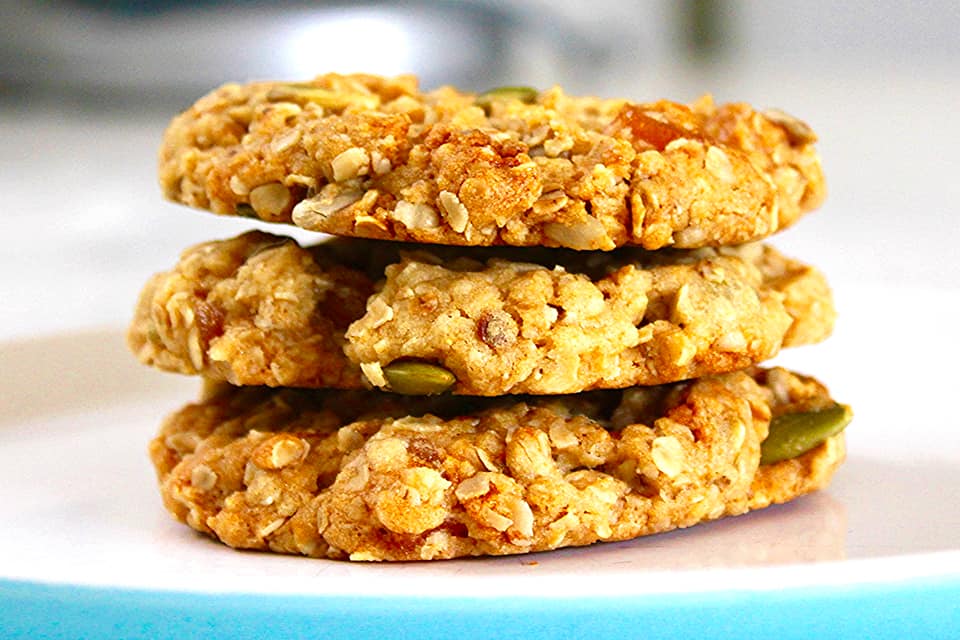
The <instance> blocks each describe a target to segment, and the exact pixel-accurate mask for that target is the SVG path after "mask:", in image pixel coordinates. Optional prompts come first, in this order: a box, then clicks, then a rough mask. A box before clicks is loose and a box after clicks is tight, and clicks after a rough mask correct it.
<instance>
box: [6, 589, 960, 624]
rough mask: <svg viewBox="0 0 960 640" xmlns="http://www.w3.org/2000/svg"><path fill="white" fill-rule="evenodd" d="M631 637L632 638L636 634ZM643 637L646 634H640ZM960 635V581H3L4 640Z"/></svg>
mask: <svg viewBox="0 0 960 640" xmlns="http://www.w3.org/2000/svg"><path fill="white" fill-rule="evenodd" d="M630 630H633V631H630ZM639 630H644V631H643V633H642V634H639ZM704 634H707V636H708V637H710V638H719V639H727V638H729V639H731V640H733V639H734V638H737V639H738V640H742V639H743V638H744V637H750V636H751V635H757V634H764V635H768V636H770V635H772V634H775V635H772V637H776V638H778V639H780V640H789V639H792V638H798V639H799V638H816V637H830V638H866V637H869V638H887V637H890V638H904V637H909V638H940V637H942V638H957V637H960V576H957V575H952V576H927V577H922V578H909V579H904V580H898V581H891V582H882V583H869V584H853V585H851V584H846V585H830V586H820V587H810V586H804V587H790V588H785V589H773V590H770V589H756V590H736V591H710V592H689V593H663V594H652V595H651V594H640V595H632V596H614V597H610V596H591V597H582V596H570V597H565V596H551V597H537V596H535V595H531V596H524V597H515V596H511V597H508V598H504V597H498V596H496V595H491V596H489V597H464V596H456V597H444V596H421V595H417V594H410V595H406V596H382V595H376V596H369V597H365V596H315V595H288V594H254V593H196V592H188V591H156V590H148V589H127V588H119V587H98V586H87V585H84V586H79V585H71V584H53V583H41V582H31V581H25V580H10V579H4V580H0V637H3V638H5V639H10V640H16V639H19V638H50V639H51V640H57V639H60V638H100V639H103V640H112V639H114V638H125V639H128V638H129V639H135V638H154V639H159V640H163V639H164V638H193V637H197V638H199V637H202V638H217V637H225V638H226V637H229V638H246V637H251V638H253V637H259V638H263V637H268V638H274V637H276V638H298V637H311V638H315V637H324V638H340V637H344V638H347V637H349V638H353V639H356V640H366V639H368V638H383V637H397V636H399V637H403V638H406V639H410V640H430V639H433V638H437V639H440V638H444V639H448V638H458V639H471V638H491V637H497V638H504V637H523V638H526V639H529V640H533V639H537V638H561V637H562V638H574V637H581V636H589V637H590V638H591V640H603V639H605V638H611V639H612V638H617V640H623V639H624V638H630V637H639V636H640V635H642V636H643V637H644V638H664V639H670V640H672V639H677V640H680V639H682V638H692V637H704Z"/></svg>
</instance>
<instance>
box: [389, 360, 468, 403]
mask: <svg viewBox="0 0 960 640" xmlns="http://www.w3.org/2000/svg"><path fill="white" fill-rule="evenodd" d="M383 377H384V378H386V380H387V385H388V388H389V389H390V391H393V392H394V393H402V394H404V395H410V396H429V395H434V394H437V393H443V392H444V391H446V390H447V389H449V388H450V387H452V386H453V384H454V383H455V382H456V381H457V378H456V376H454V375H453V374H452V373H451V372H449V371H447V370H446V369H444V368H443V367H441V366H438V365H435V364H430V363H427V362H419V361H417V360H400V361H398V362H392V363H390V364H388V365H387V366H385V367H384V368H383Z"/></svg>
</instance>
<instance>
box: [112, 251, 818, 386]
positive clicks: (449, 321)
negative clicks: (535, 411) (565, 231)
mask: <svg viewBox="0 0 960 640" xmlns="http://www.w3.org/2000/svg"><path fill="white" fill-rule="evenodd" d="M348 265H349V266H348ZM378 281H379V284H376V285H375V282H378ZM833 317H834V311H833V305H832V301H831V297H830V292H829V288H828V287H827V284H826V282H825V280H824V279H823V277H822V276H821V275H820V274H819V272H817V271H816V270H814V269H812V268H810V267H808V266H806V265H803V264H801V263H799V262H796V261H793V260H791V259H789V258H786V257H784V256H782V255H780V254H779V253H777V252H776V251H775V250H774V249H773V248H771V247H767V246H762V245H745V246H741V247H737V248H722V249H719V250H715V249H700V250H697V251H661V252H656V253H651V252H646V251H642V250H639V249H632V248H628V249H621V250H618V251H614V252H606V253H582V252H576V251H564V250H552V249H539V248H538V249H534V248H525V249H512V248H506V247H502V248H486V249H484V248H473V249H468V248H453V247H437V246H432V247H424V246H419V245H406V244H398V243H389V242H375V241H360V240H356V239H354V240H333V241H331V242H327V243H321V244H319V245H316V246H314V247H311V248H308V249H305V248H302V247H300V246H299V245H298V244H297V243H296V242H294V241H293V240H290V239H288V238H283V237H279V236H273V235H271V234H266V233H263V232H250V233H247V234H244V235H242V236H239V237H237V238H233V239H230V240H224V241H215V242H209V243H205V244H202V245H198V246H197V247H194V248H192V249H189V250H187V251H186V252H185V253H184V254H183V256H182V258H181V260H180V263H179V264H178V265H177V266H176V267H175V268H174V269H173V270H172V271H169V272H166V273H162V274H158V275H157V276H154V277H153V278H152V279H151V280H150V282H149V283H148V285H147V287H146V288H145V289H144V291H143V293H142V294H141V297H140V301H139V303H138V305H137V309H136V312H135V317H134V320H133V322H132V324H131V327H130V330H129V334H128V338H129V343H130V345H131V348H132V349H133V351H134V352H135V353H136V354H137V356H138V358H139V359H140V360H141V361H142V362H144V363H146V364H151V365H154V366H157V367H159V368H162V369H166V370H171V371H177V372H180V373H188V374H196V373H200V374H203V375H204V376H207V377H209V378H212V379H219V380H225V381H229V382H231V383H233V384H238V385H269V386H294V387H311V388H317V387H337V388H360V387H362V386H363V385H364V378H366V379H367V381H368V382H369V383H372V384H374V385H376V386H385V385H387V376H384V372H386V373H389V372H390V367H391V366H394V365H395V363H403V362H408V361H409V360H411V359H412V360H415V361H419V362H424V363H429V364H431V365H435V366H439V367H440V368H441V370H443V371H446V372H449V373H450V374H452V377H453V378H454V379H455V383H454V385H453V387H452V389H451V390H452V391H453V392H454V393H457V394H465V395H501V394H507V393H535V394H557V393H574V392H577V391H582V390H587V389H593V388H621V387H627V386H633V385H638V384H639V385H652V384H660V383H665V382H672V381H676V380H682V379H687V378H693V377H698V376H701V375H707V374H711V373H718V372H725V371H733V370H737V369H742V368H744V367H746V366H749V365H751V364H755V363H757V362H760V361H762V360H764V359H767V358H769V357H771V356H773V355H774V354H776V353H777V351H778V350H779V349H780V347H781V346H790V345H797V344H805V343H810V342H816V341H819V340H821V339H823V338H825V337H826V336H827V335H828V334H829V333H830V331H831V329H832V324H833ZM361 371H362V373H361ZM396 390H397V391H401V390H400V389H396Z"/></svg>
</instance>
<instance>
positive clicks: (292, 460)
mask: <svg viewBox="0 0 960 640" xmlns="http://www.w3.org/2000/svg"><path fill="white" fill-rule="evenodd" d="M309 451H310V443H309V442H307V441H306V440H302V439H300V438H297V437H296V436H292V435H286V434H284V435H276V436H273V437H272V438H270V439H268V440H266V441H265V442H263V443H261V444H260V446H258V447H257V448H256V449H255V450H254V452H253V455H252V456H251V460H253V463H254V464H255V465H257V466H258V467H260V468H261V469H282V468H283V467H287V466H290V465H292V464H296V463H299V462H301V461H302V460H303V459H304V458H306V457H307V453H308V452H309Z"/></svg>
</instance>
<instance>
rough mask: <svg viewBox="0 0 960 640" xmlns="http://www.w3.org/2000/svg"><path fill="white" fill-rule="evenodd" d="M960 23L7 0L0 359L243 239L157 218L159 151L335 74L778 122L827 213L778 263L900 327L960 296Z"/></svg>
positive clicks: (490, 3)
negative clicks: (170, 130) (252, 102)
mask: <svg viewBox="0 0 960 640" xmlns="http://www.w3.org/2000/svg"><path fill="white" fill-rule="evenodd" d="M958 7H960V3H957V2H955V1H951V0H940V1H930V2H902V1H882V2H846V3H835V2H825V1H810V2H761V1H750V2H722V1H717V0H714V1H710V0H699V1H697V0H687V1H679V2H668V1H666V0H648V1H628V0H591V1H590V2H580V3H574V2H557V1H553V2H548V1H547V0H513V1H508V0H475V1H472V2H453V1H428V0H423V1H419V2H397V3H388V2H356V3H338V2H315V3H307V2H274V3H256V2H248V1H240V0H232V1H230V0H221V1H214V0H205V1H203V2H185V1H180V0H168V1H165V2H164V1H160V0H151V1H144V2H132V1H131V2H124V1H120V0H114V1H107V2H81V1H77V2H63V1H61V2H55V1H48V2H28V1H14V0H0V142H2V145H0V185H2V193H3V195H4V199H3V204H4V208H3V211H2V213H0V233H2V237H3V249H2V251H0V273H2V274H3V275H2V276H0V299H2V301H3V304H2V305H0V338H5V339H6V338H13V337H17V336H23V335H34V334H38V333H49V332H59V331H63V330H67V329H72V328H75V327H78V326H100V325H109V326H117V327H120V326H123V325H124V324H125V323H126V321H127V318H128V316H129V313H130V309H131V307H132V304H133V301H134V299H135V296H136V294H137V292H138V290H139V288H140V286H141V285H142V283H143V281H144V280H145V278H146V276H147V275H148V274H149V273H151V272H153V271H156V270H160V269H165V268H168V267H169V266H170V265H172V264H173V261H174V259H175V257H176V255H177V254H178V253H179V251H180V250H181V249H183V248H184V247H185V246H187V245H189V244H193V243H196V242H200V241H204V240H208V239H213V238H216V237H225V236H230V235H234V234H236V233H239V232H241V231H242V230H245V229H247V228H249V227H250V226H251V224H252V223H251V222H250V221H249V220H245V219H229V218H218V217H214V216H211V215H209V214H204V213H200V212H195V211H190V210H187V209H185V208H182V207H179V206H176V205H173V204H170V203H166V202H163V201H162V200H161V198H160V195H159V189H158V187H157V186H156V181H155V177H154V175H155V169H156V167H155V153H156V148H157V145H158V141H159V139H160V136H161V133H162V131H163V128H164V126H165V124H166V123H167V121H168V120H169V119H170V117H172V116H173V115H174V114H175V113H176V112H177V111H179V110H181V109H183V108H185V107H186V106H188V105H189V104H190V103H191V102H193V100H195V99H196V98H197V97H199V96H200V95H201V94H203V93H205V92H207V91H208V90H210V89H212V88H213V87H215V86H217V85H219V84H221V83H223V82H226V81H245V80H251V79H263V78H270V79H280V78H283V79H303V78H309V77H311V76H313V75H315V74H318V73H321V72H326V71H344V72H347V71H367V72H374V73H384V74H394V73H403V72H414V73H417V74H419V75H420V76H421V78H422V86H424V87H428V88H429V87H434V86H437V85H440V84H445V83H451V84H455V85H459V86H461V87H463V88H468V89H476V90H483V89H486V88H490V87H494V86H498V85H503V84H523V85H532V86H536V87H541V88H543V87H548V86H550V85H552V84H562V85H563V86H564V87H565V88H567V89H568V90H569V91H570V92H587V93H596V94H601V95H607V96H622V97H629V98H632V99H636V100H638V101H648V100H655V99H658V98H661V97H668V98H672V99H676V100H681V101H688V100H692V99H694V98H696V97H697V96H698V95H700V94H701V93H705V92H710V93H713V94H714V96H715V97H716V98H717V99H718V100H720V101H731V100H737V101H738V100H745V101H749V102H752V103H754V104H755V105H757V106H759V107H778V108H782V109H784V110H786V111H788V112H790V113H793V114H794V115H796V116H798V117H800V118H801V119H804V120H806V121H807V122H809V123H810V124H811V125H812V126H813V127H814V129H815V130H816V131H817V132H818V133H819V134H820V137H821V144H820V149H821V152H822V155H823V158H824V164H825V167H826V171H827V177H828V182H829V187H830V193H831V195H830V198H829V200H828V203H827V205H826V206H825V207H824V209H823V210H822V211H820V212H817V213H814V214H813V215H810V216H808V217H807V218H805V219H804V220H802V221H801V222H800V223H799V224H798V225H797V226H796V227H795V228H793V229H791V230H790V231H788V232H787V233H784V234H781V235H779V236H777V237H776V239H775V243H776V244H778V245H779V246H780V247H781V248H782V249H784V250H785V251H788V252H791V253H793V254H795V255H797V256H799V257H802V258H804V259H806V260H809V261H810V262H812V263H814V264H817V265H818V266H820V267H821V268H822V269H823V270H824V271H826V272H827V274H828V276H830V278H831V281H832V282H833V283H834V286H835V288H836V289H837V290H838V296H837V297H838V303H839V304H840V306H841V311H843V307H844V306H845V305H852V304H854V303H857V302H856V301H858V300H859V301H861V302H862V303H863V304H867V303H870V304H876V305H877V306H878V311H882V315H881V316H879V317H880V318H891V317H892V316H894V315H896V314H898V313H902V311H894V310H893V309H894V308H896V307H895V304H898V303H894V302H893V301H891V300H890V299H889V298H890V293H889V291H890V289H889V287H890V286H894V287H901V288H902V289H904V290H911V291H914V292H916V291H920V290H930V291H934V292H943V291H945V290H946V291H950V292H956V291H957V288H958V287H960V285H958V283H960V261H958V260H957V259H956V258H955V256H954V250H955V247H957V246H960V242H958V241H960V222H958V214H960V212H958V205H957V202H958V201H960V177H958V176H960V171H958V169H960V163H958V161H957V159H956V157H957V153H958V145H957V143H958V142H960V124H958V122H960V119H958V118H957V112H958V110H960V38H958V36H957V34H960V9H958ZM274 230H275V231H279V232H284V231H285V229H279V230H277V229H274ZM871 287H874V289H871ZM848 289H855V290H856V291H857V292H858V295H856V296H854V295H852V294H851V295H841V293H840V292H841V291H845V290H848ZM918 295H919V294H918ZM858 304H859V303H858Z"/></svg>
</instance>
